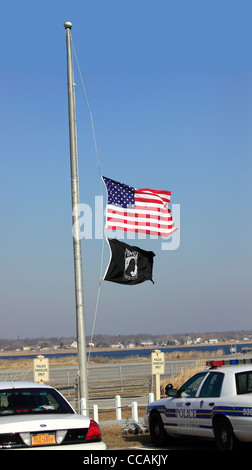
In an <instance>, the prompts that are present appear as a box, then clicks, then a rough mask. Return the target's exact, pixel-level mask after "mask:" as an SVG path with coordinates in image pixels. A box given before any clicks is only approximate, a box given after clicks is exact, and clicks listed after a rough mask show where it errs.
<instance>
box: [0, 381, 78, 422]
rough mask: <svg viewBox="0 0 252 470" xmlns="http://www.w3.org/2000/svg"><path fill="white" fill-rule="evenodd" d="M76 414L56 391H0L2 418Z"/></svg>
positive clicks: (36, 389) (31, 389)
mask: <svg viewBox="0 0 252 470" xmlns="http://www.w3.org/2000/svg"><path fill="white" fill-rule="evenodd" d="M39 413H46V414H48V413H50V414H51V413H53V414H58V413H74V411H73V410H72V408H71V407H70V406H69V405H68V403H67V402H66V401H65V400H64V398H63V397H62V396H61V395H60V394H59V393H58V392H57V391H56V390H54V389H49V388H48V389H45V388H20V389H10V390H1V391H0V416H6V415H19V414H39Z"/></svg>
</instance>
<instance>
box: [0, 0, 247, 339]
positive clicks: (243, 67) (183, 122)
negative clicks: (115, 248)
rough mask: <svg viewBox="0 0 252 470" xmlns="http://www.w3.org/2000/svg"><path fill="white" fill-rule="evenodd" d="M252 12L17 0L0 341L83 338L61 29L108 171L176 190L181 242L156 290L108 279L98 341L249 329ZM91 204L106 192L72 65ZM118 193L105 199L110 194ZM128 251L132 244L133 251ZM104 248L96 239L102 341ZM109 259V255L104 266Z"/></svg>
mask: <svg viewBox="0 0 252 470" xmlns="http://www.w3.org/2000/svg"><path fill="white" fill-rule="evenodd" d="M251 10H252V6H251V2H250V1H247V0H241V1H240V2H235V1H226V0H219V1H215V0H213V1H211V2H210V1H205V2H202V1H195V0H192V1H190V2H188V1H177V2H171V1H170V0H159V1H155V2H154V1H153V0H152V1H148V0H147V1H143V0H138V1H134V2H133V1H132V0H128V1H127V2H122V1H118V0H117V1H113V0H108V1H106V2H103V1H101V0H92V1H80V0H75V1H72V2H66V1H58V0H54V1H52V0H51V1H50V2H49V1H48V0H45V1H44V2H43V3H42V4H35V3H34V2H31V1H24V2H22V3H20V2H17V1H13V2H8V3H6V4H5V5H3V6H2V11H1V17H2V23H1V32H2V41H1V62H0V81H1V87H0V102H1V107H0V125H1V172H0V199H1V204H0V215H1V230H0V247H1V250H0V265H1V269H0V277H1V279H0V336H1V337H3V338H16V337H17V336H20V337H37V336H61V335H62V336H70V335H75V331H76V328H75V303H74V279H73V254H72V233H71V193H70V188H71V185H70V163H69V161H70V157H69V136H68V114H67V112H68V108H67V83H66V44H65V30H64V26H63V24H64V22H65V21H71V22H72V23H73V28H72V37H73V41H74V45H75V49H76V53H77V56H78V61H79V64H80V68H81V71H82V75H83V77H84V82H85V86H86V89H87V93H88V98H89V102H90V106H91V109H92V113H93V118H94V126H95V132H96V139H97V147H98V152H99V159H100V165H101V171H102V173H103V174H104V175H105V176H107V177H109V178H112V179H115V180H117V181H121V182H124V183H126V184H129V185H131V186H134V187H136V188H141V187H151V188H153V189H168V190H170V191H171V193H172V195H171V202H172V203H174V204H180V211H181V217H180V246H179V248H178V249H177V250H174V251H164V250H161V242H160V240H149V239H146V240H137V239H135V240H134V241H133V243H132V244H135V245H138V246H140V247H142V248H144V249H150V250H152V251H154V252H155V253H156V257H155V260H154V276H153V277H154V280H155V284H154V285H152V284H151V283H149V282H145V283H143V284H141V285H138V286H130V287H125V286H120V285H116V284H113V283H109V282H103V283H102V287H101V296H100V304H99V310H98V315H97V321H96V326H95V333H106V334H110V333H111V334H128V333H140V332H143V333H156V334H159V333H167V334H169V333H176V332H178V333H186V332H190V331H195V332H204V331H216V330H233V329H251V327H252V325H251V286H250V282H251V170H252V168H251V166H252V165H251V150H252V140H251V129H252V66H251V59H250V56H251V51H250V44H251V39H252V38H251V36H252V34H251V25H250V19H251V13H252V11H251ZM75 81H76V113H77V134H78V155H79V178H80V199H81V202H82V203H86V204H89V205H90V207H91V208H92V211H93V213H94V209H95V208H94V201H95V195H99V194H100V180H99V177H98V171H97V164H96V154H95V148H94V142H93V136H92V129H91V123H90V116H89V112H88V108H87V105H86V102H85V97H84V93H83V90H82V86H81V81H80V77H79V74H78V69H77V67H76V63H75ZM103 194H104V196H105V190H104V189H103ZM130 243H131V241H130ZM101 246H102V242H101V240H95V239H94V237H93V239H91V240H83V244H82V250H83V275H84V293H85V299H84V302H85V323H86V330H87V334H90V332H91V329H92V325H93V318H94V311H95V304H96V295H97V289H98V283H99V271H100V258H101ZM108 259H109V253H108V249H107V246H105V254H104V265H103V272H104V271H105V268H106V265H107V262H108Z"/></svg>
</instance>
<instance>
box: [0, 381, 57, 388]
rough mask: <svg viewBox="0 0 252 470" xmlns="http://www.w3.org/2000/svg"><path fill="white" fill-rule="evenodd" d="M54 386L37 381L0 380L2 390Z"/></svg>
mask: <svg viewBox="0 0 252 470" xmlns="http://www.w3.org/2000/svg"><path fill="white" fill-rule="evenodd" d="M41 387H43V388H52V387H51V386H50V385H45V384H39V383H35V382H18V381H17V382H16V381H12V380H6V381H2V382H0V390H6V389H10V388H41Z"/></svg>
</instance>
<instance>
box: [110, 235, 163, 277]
mask: <svg viewBox="0 0 252 470" xmlns="http://www.w3.org/2000/svg"><path fill="white" fill-rule="evenodd" d="M107 241H108V243H109V247H110V262H109V265H108V267H107V270H106V272H105V275H104V278H103V279H104V280H105V281H112V282H117V283H119V284H126V285H133V284H140V283H141V282H144V281H148V280H150V281H152V282H153V284H154V281H153V280H152V268H153V258H154V256H155V253H153V251H145V250H142V249H141V248H138V247H137V246H131V245H127V244H126V243H123V242H120V241H119V240H117V239H115V238H107Z"/></svg>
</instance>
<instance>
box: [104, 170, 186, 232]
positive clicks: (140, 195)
mask: <svg viewBox="0 0 252 470" xmlns="http://www.w3.org/2000/svg"><path fill="white" fill-rule="evenodd" d="M102 178H103V181H104V183H105V185H106V188H107V194H108V199H107V209H106V228H107V229H112V230H124V231H126V232H127V231H130V232H137V233H146V234H148V235H159V236H161V237H169V236H170V235H171V234H172V233H173V232H175V230H177V228H176V227H175V226H174V223H173V220H172V214H171V211H170V209H169V208H168V203H169V202H170V198H171V193H170V191H158V190H155V189H148V188H142V189H135V188H133V187H132V186H128V185H126V184H123V183H118V182H117V181H114V180H111V179H109V178H106V177H105V176H103V177H102Z"/></svg>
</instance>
